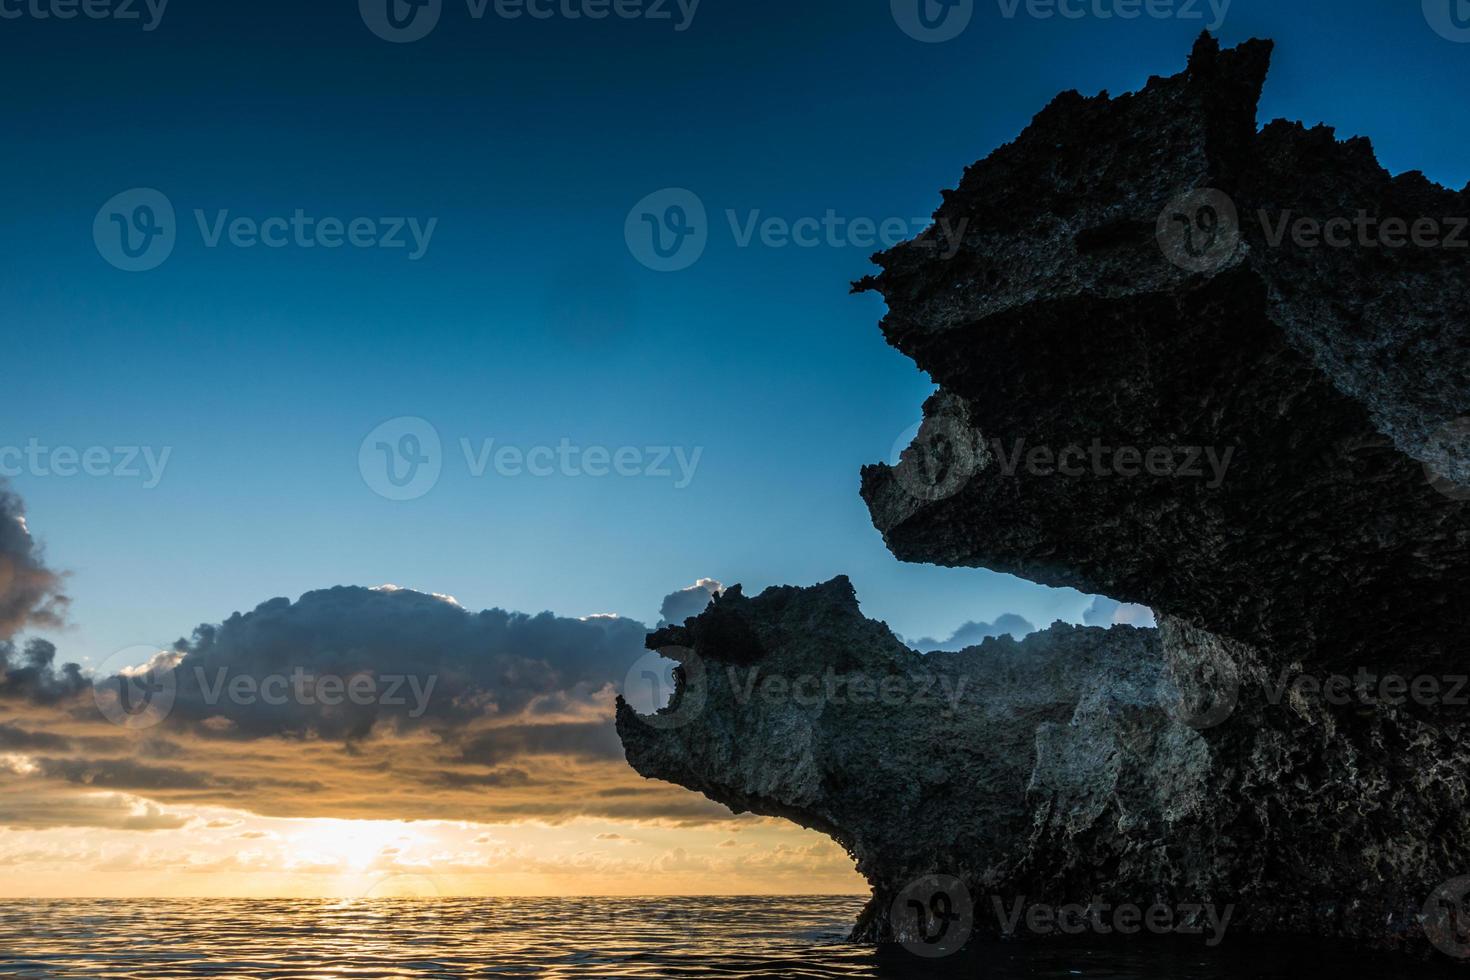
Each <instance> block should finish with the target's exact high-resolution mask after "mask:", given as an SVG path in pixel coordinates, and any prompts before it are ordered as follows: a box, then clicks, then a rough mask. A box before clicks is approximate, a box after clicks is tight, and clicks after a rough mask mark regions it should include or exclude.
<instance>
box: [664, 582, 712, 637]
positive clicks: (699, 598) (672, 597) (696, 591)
mask: <svg viewBox="0 0 1470 980" xmlns="http://www.w3.org/2000/svg"><path fill="white" fill-rule="evenodd" d="M724 591H725V586H724V585H722V584H721V583H719V582H717V581H715V580H714V579H712V578H702V579H700V580H699V581H698V582H695V583H694V584H693V585H691V586H689V588H687V589H680V590H679V591H678V592H673V593H670V594H669V595H666V596H664V601H663V605H662V606H660V607H659V610H658V615H659V625H660V626H670V625H673V626H682V625H684V620H686V619H689V618H690V617H691V616H698V615H699V614H700V613H702V612H704V611H705V609H706V608H707V607H708V606H709V604H710V602H711V601H713V600H714V597H715V596H717V595H719V594H720V593H721V592H724Z"/></svg>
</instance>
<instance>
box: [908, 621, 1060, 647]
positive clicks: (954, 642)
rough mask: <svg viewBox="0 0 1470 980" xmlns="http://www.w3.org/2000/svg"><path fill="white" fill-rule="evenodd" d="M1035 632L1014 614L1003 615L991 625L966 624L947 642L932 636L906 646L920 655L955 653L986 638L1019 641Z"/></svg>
mask: <svg viewBox="0 0 1470 980" xmlns="http://www.w3.org/2000/svg"><path fill="white" fill-rule="evenodd" d="M1035 632H1036V627H1035V626H1033V625H1032V624H1031V623H1030V621H1028V620H1027V619H1025V618H1024V617H1022V616H1017V615H1016V614H1015V613H1005V614H1003V615H1001V616H998V617H996V619H995V622H993V623H976V622H973V621H972V622H968V623H966V624H965V625H963V626H961V627H960V628H959V629H957V630H955V631H954V632H953V633H951V634H950V637H949V639H947V640H936V639H935V638H934V637H932V636H925V637H920V638H919V639H917V640H911V641H908V645H909V646H911V647H913V648H914V649H915V650H918V651H919V652H920V653H939V652H945V653H955V652H958V651H960V650H963V649H965V648H966V647H972V646H976V645H978V644H979V643H981V642H982V641H984V640H985V639H986V638H988V637H992V636H1002V635H1005V634H1009V635H1010V636H1014V637H1015V638H1016V639H1018V640H1019V639H1021V638H1022V637H1024V636H1026V635H1028V634H1030V633H1035Z"/></svg>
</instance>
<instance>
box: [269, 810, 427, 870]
mask: <svg viewBox="0 0 1470 980" xmlns="http://www.w3.org/2000/svg"><path fill="white" fill-rule="evenodd" d="M425 842H426V841H425V838H424V837H423V835H421V834H419V833H417V832H416V831H414V830H413V829H412V828H411V827H410V826H409V825H407V824H404V823H399V822H397V821H378V820H328V819H316V820H311V821H309V822H308V824H307V826H303V827H302V828H301V829H300V830H297V831H295V832H294V833H291V834H290V835H289V836H288V837H287V838H286V844H287V846H288V850H289V851H290V853H291V854H292V856H293V857H294V858H295V860H296V862H297V863H298V864H301V865H305V866H308V867H320V866H328V867H333V866H334V867H337V868H341V869H343V870H348V871H365V870H367V869H368V868H370V867H371V866H372V865H373V864H374V863H375V862H377V861H378V860H379V859H380V858H391V857H394V856H396V855H398V854H400V853H402V851H404V850H405V849H407V848H409V847H412V846H414V845H420V844H424V843H425Z"/></svg>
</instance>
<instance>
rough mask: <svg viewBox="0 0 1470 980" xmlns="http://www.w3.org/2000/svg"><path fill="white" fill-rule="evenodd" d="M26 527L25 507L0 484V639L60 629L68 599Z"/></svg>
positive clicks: (59, 576)
mask: <svg viewBox="0 0 1470 980" xmlns="http://www.w3.org/2000/svg"><path fill="white" fill-rule="evenodd" d="M61 587H62V576H61V575H60V574H58V573H57V572H54V571H52V570H51V569H50V568H48V567H46V563H45V561H44V560H43V557H42V554H41V547H40V545H38V544H37V543H36V541H35V539H34V538H32V537H31V532H30V529H29V528H27V527H26V520H25V507H24V505H23V504H22V503H21V500H20V498H19V497H17V496H16V495H15V494H13V493H11V492H9V491H8V490H6V489H5V487H4V485H3V483H0V640H8V639H10V638H11V637H13V636H15V634H17V633H19V632H20V631H21V630H24V629H29V628H31V627H56V626H60V625H61V624H62V622H63V621H64V620H65V618H66V608H67V604H68V602H69V601H70V600H68V599H67V597H66V596H65V595H64V594H63V593H62V591H61Z"/></svg>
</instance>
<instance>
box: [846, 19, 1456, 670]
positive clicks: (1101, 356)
mask: <svg viewBox="0 0 1470 980" xmlns="http://www.w3.org/2000/svg"><path fill="white" fill-rule="evenodd" d="M1269 52H1270V45H1269V44H1266V43H1263V42H1250V43H1247V44H1244V45H1242V46H1241V47H1239V48H1236V49H1234V50H1230V51H1225V52H1220V51H1219V50H1218V48H1217V46H1216V44H1215V42H1214V41H1213V40H1212V39H1210V38H1208V37H1206V38H1203V39H1201V41H1200V43H1199V44H1198V45H1197V46H1196V48H1195V51H1194V54H1193V57H1192V58H1191V60H1190V66H1189V70H1188V71H1186V72H1185V73H1184V74H1182V75H1178V76H1175V77H1173V78H1169V79H1158V78H1155V79H1153V80H1151V81H1150V83H1149V84H1148V86H1147V87H1146V88H1145V89H1144V90H1143V91H1142V92H1140V93H1138V94H1134V95H1127V96H1122V97H1120V98H1118V99H1109V98H1108V97H1107V96H1106V95H1102V96H1098V97H1096V98H1091V99H1088V98H1083V97H1082V96H1080V95H1077V94H1076V93H1067V94H1065V95H1062V96H1059V97H1058V98H1057V100H1056V101H1055V102H1053V103H1052V105H1051V106H1049V107H1048V108H1047V109H1046V110H1045V111H1043V112H1042V113H1041V114H1040V115H1039V116H1037V117H1036V120H1035V121H1034V122H1033V123H1032V125H1031V126H1030V127H1029V128H1027V130H1026V131H1025V132H1024V133H1023V134H1022V135H1021V136H1020V137H1019V138H1018V139H1017V140H1016V141H1015V142H1014V143H1011V144H1009V145H1007V146H1005V147H1002V148H1001V149H999V150H997V151H996V152H995V153H994V154H993V155H992V156H991V157H989V158H988V159H986V160H984V161H982V162H981V163H978V164H976V165H975V166H973V167H971V168H969V170H968V171H967V172H966V174H965V177H964V179H963V180H962V181H961V183H960V186H959V188H958V189H957V190H955V191H951V192H947V193H946V194H945V200H944V204H943V206H942V207H941V208H940V210H939V211H938V212H937V213H936V216H935V217H936V225H935V226H934V228H933V229H931V230H930V231H929V232H928V233H926V235H925V236H921V238H920V239H919V240H917V241H915V242H911V243H908V244H906V245H902V246H899V247H898V248H895V249H894V250H892V251H890V252H888V253H886V254H884V255H881V256H879V257H878V262H879V264H880V265H881V266H882V268H883V271H882V273H881V274H879V275H877V276H875V277H872V278H869V279H867V280H865V281H864V282H863V283H860V284H859V286H860V288H872V289H878V290H881V292H882V293H883V295H884V297H885V298H886V300H887V301H888V305H889V313H888V315H887V316H886V317H885V318H884V320H883V330H884V332H885V334H886V336H887V337H888V339H889V341H890V342H891V343H892V344H894V345H895V346H896V347H898V348H899V349H900V350H902V351H904V352H905V353H907V354H909V355H910V356H912V357H913V358H914V360H915V361H916V362H917V363H918V365H919V366H920V367H921V368H923V369H924V370H925V371H927V372H928V373H929V374H930V375H931V376H932V377H933V378H934V380H935V381H937V382H938V383H939V384H940V385H941V387H942V391H943V395H942V396H941V397H939V398H937V399H935V400H933V401H931V402H930V404H929V405H928V406H926V414H927V415H928V416H929V417H930V419H931V422H930V425H929V427H928V430H927V432H926V438H928V439H930V440H931V441H932V439H934V438H942V439H945V440H949V439H954V438H956V437H955V436H954V433H955V431H956V430H958V429H959V428H961V427H969V428H972V429H974V430H975V431H976V433H977V434H978V435H976V436H971V438H978V439H979V441H980V442H982V444H984V445H985V446H986V447H987V448H988V452H987V453H986V454H983V455H978V456H976V455H965V456H963V457H962V458H961V459H960V460H959V461H958V463H956V467H958V468H959V470H960V472H959V473H958V474H956V473H954V472H951V473H950V474H949V475H948V480H949V483H950V485H948V486H945V487H940V488H938V489H939V490H940V492H937V493H915V492H914V488H913V487H912V486H911V485H907V484H906V482H905V481H904V480H902V479H901V478H900V477H901V476H902V474H896V473H895V472H894V470H893V469H892V468H890V467H886V466H872V467H868V468H866V469H865V470H864V473H863V489H862V492H863V497H864V499H865V500H866V501H867V502H868V505H869V508H870V509H871V511H872V515H873V521H874V523H875V525H876V526H877V527H878V529H879V530H880V531H881V532H882V533H883V535H884V539H885V541H886V542H887V543H888V545H889V547H890V548H891V549H892V550H893V552H894V554H895V555H897V556H898V557H899V558H902V559H904V560H908V561H923V562H932V563H937V564H944V565H972V566H983V567H986V568H991V569H995V570H998V571H1005V572H1011V573H1014V574H1016V575H1020V576H1023V577H1025V578H1028V579H1031V580H1033V581H1038V582H1043V583H1046V584H1048V585H1058V586H1073V587H1076V588H1078V589H1081V590H1083V591H1085V592H1089V593H1101V594H1104V595H1109V596H1112V597H1113V598H1116V599H1123V600H1127V601H1132V602H1139V603H1144V604H1147V605H1150V606H1153V607H1154V608H1157V609H1163V610H1166V611H1167V612H1169V613H1171V614H1173V615H1176V616H1179V617H1181V618H1184V619H1186V620H1188V621H1190V622H1192V623H1194V624H1195V625H1198V626H1202V627H1205V628H1208V629H1210V630H1212V631H1214V632H1216V633H1219V634H1221V635H1224V636H1229V637H1232V638H1234V639H1237V640H1241V641H1244V642H1249V643H1252V644H1255V645H1257V646H1260V647H1261V648H1263V649H1266V650H1270V651H1274V652H1276V653H1282V654H1284V653H1286V652H1290V654H1291V655H1292V656H1293V657H1300V658H1302V659H1303V660H1304V661H1306V662H1308V663H1311V664H1336V665H1354V666H1357V665H1377V666H1382V667H1392V668H1393V669H1395V670H1398V671H1400V672H1403V673H1409V674H1412V673H1415V672H1419V671H1426V670H1427V671H1444V670H1448V669H1452V668H1456V667H1458V665H1460V664H1461V663H1462V662H1463V660H1464V643H1465V638H1466V637H1467V636H1470V603H1466V602H1465V601H1464V597H1465V596H1466V595H1470V561H1467V560H1466V559H1467V553H1470V516H1467V515H1470V507H1467V505H1466V504H1465V502H1464V500H1463V498H1464V497H1467V496H1470V492H1463V493H1455V492H1453V488H1452V487H1449V486H1447V485H1446V482H1442V483H1441V485H1440V486H1438V487H1436V486H1434V485H1431V483H1430V481H1429V480H1428V479H1426V475H1425V471H1426V464H1428V465H1430V466H1432V467H1433V468H1434V470H1435V471H1436V472H1438V473H1439V474H1442V475H1443V477H1444V478H1445V481H1448V482H1449V483H1453V484H1458V485H1459V486H1461V487H1464V486H1470V440H1467V439H1466V438H1465V436H1466V434H1467V433H1466V427H1465V425H1464V424H1460V425H1457V424H1456V419H1457V417H1458V416H1461V415H1464V414H1467V413H1470V249H1466V248H1447V247H1441V248H1420V247H1405V248H1396V249H1395V248H1387V247H1382V246H1379V247H1361V246H1359V245H1357V244H1353V245H1352V246H1351V247H1346V248H1333V247H1326V246H1324V245H1322V244H1321V242H1320V239H1319V241H1318V243H1317V245H1316V246H1315V247H1307V246H1306V245H1305V244H1301V245H1299V244H1295V243H1294V241H1293V236H1292V235H1290V234H1288V235H1287V236H1286V238H1285V239H1284V240H1283V242H1282V243H1281V244H1280V245H1274V244H1272V242H1271V241H1270V239H1269V238H1268V236H1267V232H1266V228H1269V229H1271V230H1272V231H1273V232H1274V230H1275V229H1276V228H1278V227H1279V226H1280V220H1281V218H1282V217H1283V216H1286V217H1289V218H1291V219H1293V220H1294V219H1295V218H1300V217H1309V218H1315V219H1316V220H1318V221H1326V220H1328V219H1333V218H1339V217H1343V216H1346V217H1349V218H1352V217H1355V216H1356V215H1357V213H1358V211H1359V210H1365V211H1367V212H1368V213H1369V214H1370V215H1373V216H1377V217H1379V218H1384V219H1387V218H1391V217H1398V218H1402V219H1404V220H1406V222H1408V223H1410V224H1412V222H1413V221H1415V220H1416V219H1418V218H1421V217H1423V218H1432V219H1435V220H1437V221H1439V222H1440V223H1441V225H1442V226H1443V227H1444V228H1445V229H1449V228H1452V227H1457V221H1458V220H1459V219H1463V218H1464V217H1465V216H1466V215H1467V214H1470V202H1467V200H1466V197H1467V196H1466V195H1465V194H1464V193H1452V192H1448V191H1445V190H1443V189H1440V188H1438V187H1436V186H1434V185H1432V184H1430V183H1429V182H1428V181H1426V180H1425V179H1424V178H1423V177H1422V176H1421V175H1419V174H1417V173H1411V174H1405V175H1402V176H1400V177H1397V178H1392V177H1390V176H1389V175H1388V174H1387V173H1386V172H1385V171H1383V170H1382V168H1380V167H1379V166H1378V165H1377V164H1376V163H1375V162H1374V159H1373V154H1372V150H1371V148H1370V147H1369V145H1368V142H1367V140H1362V139H1358V140H1352V141H1349V142H1347V143H1338V142H1336V141H1335V140H1334V139H1333V138H1332V133H1331V131H1330V130H1327V129H1325V128H1318V129H1315V130H1305V129H1303V128H1302V127H1300V126H1299V125H1296V124H1289V123H1285V122H1277V123H1273V124H1271V125H1270V126H1268V127H1266V129H1265V130H1264V131H1262V132H1259V133H1258V132H1257V131H1256V129H1255V125H1254V117H1255V107H1256V98H1257V95H1258V93H1259V90H1260V86H1261V83H1262V80H1263V79H1264V77H1265V73H1266V67H1267V61H1268V55H1269ZM1208 188H1214V189H1218V190H1219V191H1220V192H1223V194H1224V195H1228V198H1229V200H1230V201H1231V202H1233V206H1234V209H1235V210H1236V213H1237V214H1238V215H1239V218H1238V221H1236V222H1233V223H1232V222H1230V221H1229V220H1228V214H1220V215H1219V217H1218V218H1217V219H1214V220H1215V224H1216V226H1217V227H1218V228H1219V231H1218V232H1217V233H1216V239H1217V247H1216V249H1215V251H1214V252H1213V253H1212V252H1206V253H1205V255H1204V256H1202V257H1201V258H1200V259H1199V260H1197V261H1195V260H1191V258H1190V257H1189V256H1188V255H1187V254H1185V255H1184V256H1183V258H1184V260H1185V261H1186V262H1188V263H1189V264H1191V265H1194V266H1196V267H1200V266H1203V267H1204V268H1202V269H1201V270H1200V271H1192V270H1190V269H1184V268H1180V267H1179V266H1178V265H1176V264H1174V263H1172V262H1170V261H1169V260H1167V259H1166V257H1165V252H1164V250H1163V249H1161V247H1160V243H1159V241H1156V236H1155V232H1156V229H1157V228H1158V227H1159V226H1160V225H1161V224H1162V225H1163V227H1164V228H1165V230H1166V234H1165V240H1166V241H1170V242H1172V239H1170V238H1169V237H1168V236H1170V235H1173V234H1174V233H1175V232H1179V233H1181V234H1182V228H1183V225H1182V224H1181V223H1180V221H1179V219H1176V218H1174V215H1175V214H1178V215H1181V216H1182V219H1183V220H1184V221H1194V220H1197V219H1199V220H1203V218H1208V217H1209V215H1208V214H1207V215H1204V216H1203V218H1201V216H1200V215H1199V214H1198V213H1197V208H1196V207H1195V206H1194V204H1186V205H1184V206H1175V205H1171V204H1170V202H1171V201H1173V200H1176V199H1178V198H1179V197H1180V196H1181V195H1185V194H1187V193H1189V192H1192V191H1196V190H1197V189H1208ZM1211 200H1216V201H1218V200H1219V198H1218V197H1215V198H1212V199H1211ZM1196 203H1200V201H1199V200H1198V199H1197V200H1196ZM1223 210H1225V208H1224V207H1218V208H1216V211H1215V212H1214V213H1217V214H1218V213H1219V212H1220V211H1223ZM1262 211H1264V213H1265V216H1266V220H1265V222H1264V224H1265V228H1263V221H1262V218H1261V213H1262ZM1237 226H1238V234H1235V233H1234V232H1235V228H1236V227H1237ZM946 228H964V229H966V231H965V238H964V240H963V242H962V243H957V244H958V253H957V254H956V256H955V258H954V259H952V260H950V261H943V260H941V259H940V258H938V257H937V256H938V254H939V253H940V252H942V251H947V250H948V249H950V248H954V247H955V244H956V243H946V247H945V249H943V250H940V249H936V248H934V247H932V246H931V244H930V242H929V241H928V239H930V238H932V236H934V235H939V234H941V233H942V232H941V229H946ZM1194 231H1195V232H1196V233H1199V229H1198V228H1195V229H1194ZM1352 234H1353V235H1354V236H1355V235H1356V234H1357V232H1356V231H1354V232H1353V233H1352ZM1465 237H1466V240H1467V241H1470V234H1467V235H1466V236H1465ZM1206 240H1207V238H1206V236H1204V235H1203V233H1199V234H1198V241H1196V243H1195V244H1196V246H1202V245H1203V244H1204V242H1205V241H1206ZM955 406H958V408H956V407H955ZM1094 441H1096V442H1097V444H1099V445H1100V446H1102V447H1106V448H1108V449H1109V450H1114V449H1118V448H1120V447H1130V448H1129V449H1128V450H1127V451H1128V452H1132V451H1134V450H1136V451H1137V452H1138V453H1139V454H1140V455H1143V454H1146V453H1147V452H1149V451H1150V450H1151V449H1154V448H1155V447H1160V448H1166V449H1168V450H1170V452H1171V456H1172V459H1173V460H1174V461H1175V463H1176V464H1178V465H1183V464H1185V463H1187V461H1188V459H1189V455H1188V453H1187V452H1186V451H1184V447H1199V449H1201V450H1205V449H1208V450H1211V451H1212V452H1213V453H1214V454H1215V457H1216V458H1217V459H1219V460H1223V459H1224V458H1225V455H1226V454H1227V453H1229V454H1230V455H1229V462H1228V467H1227V468H1225V472H1224V475H1223V480H1218V481H1217V480H1215V479H1213V478H1212V477H1213V474H1212V471H1211V467H1210V466H1209V465H1208V460H1207V458H1201V459H1200V460H1199V463H1200V465H1199V467H1198V468H1199V469H1200V470H1201V471H1202V472H1201V476H1200V477H1197V478H1195V477H1156V476H1150V475H1148V474H1147V473H1145V474H1144V475H1142V476H1137V477H1127V476H1118V475H1115V474H1113V473H1112V472H1111V467H1112V464H1113V463H1114V462H1121V463H1123V465H1124V466H1125V467H1126V468H1127V469H1129V470H1130V471H1131V470H1133V469H1136V468H1138V463H1137V462H1136V461H1133V460H1127V461H1125V458H1124V457H1122V456H1113V455H1111V454H1109V455H1106V456H1103V457H1101V458H1102V459H1104V465H1103V467H1102V468H1103V469H1104V470H1107V471H1109V473H1108V475H1107V476H1101V477H1100V476H1096V475H1095V474H1094V470H1095V467H1094V466H1093V463H1092V459H1091V457H1090V451H1091V448H1092V446H1093V445H1094ZM997 445H998V446H999V447H1000V448H1001V449H1002V450H1003V451H1004V452H1003V453H999V452H996V447H997ZM1073 445H1076V446H1079V447H1081V448H1082V449H1084V450H1086V451H1088V453H1089V458H1088V460H1087V463H1086V464H1085V467H1086V469H1087V470H1088V472H1087V474H1086V475H1085V476H1081V477H1069V476H1062V475H1056V474H1055V473H1054V472H1049V471H1048V470H1049V467H1047V466H1045V465H1043V466H1042V467H1040V472H1036V471H1033V470H1032V468H1030V467H1027V466H1026V465H1024V463H1023V465H1021V467H1020V468H1019V469H1018V470H1017V471H1016V472H1015V473H1014V474H1013V475H1006V474H1004V473H1003V472H1002V471H1001V470H1002V467H1001V462H1002V460H1000V459H996V458H994V457H996V456H1005V457H1013V456H1014V451H1015V450H1016V449H1017V448H1021V449H1022V451H1023V452H1029V451H1031V450H1032V449H1034V448H1036V447H1044V448H1047V449H1049V450H1050V451H1051V452H1053V453H1057V452H1060V451H1062V450H1063V449H1065V448H1066V447H1069V446H1073ZM1175 447H1179V451H1178V452H1174V450H1175ZM916 451H922V447H920V449H919V450H916ZM1189 452H1193V450H1190V451H1189ZM1076 461H1077V457H1076V456H1073V457H1071V462H1072V463H1073V465H1074V466H1075V463H1076ZM1217 482H1218V485H1213V484H1215V483H1217ZM1447 491H1448V492H1447ZM1457 498H1459V499H1457Z"/></svg>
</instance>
